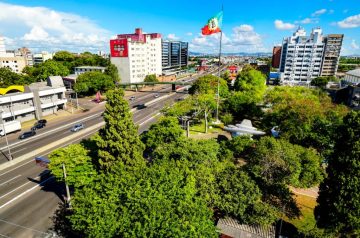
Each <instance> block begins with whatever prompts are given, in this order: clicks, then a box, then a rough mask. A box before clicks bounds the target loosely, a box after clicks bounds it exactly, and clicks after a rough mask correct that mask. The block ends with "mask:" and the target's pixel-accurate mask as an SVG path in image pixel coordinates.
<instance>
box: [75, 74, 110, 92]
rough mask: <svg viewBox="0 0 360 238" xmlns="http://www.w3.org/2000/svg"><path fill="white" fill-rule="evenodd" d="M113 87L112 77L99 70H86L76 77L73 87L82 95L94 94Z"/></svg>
mask: <svg viewBox="0 0 360 238" xmlns="http://www.w3.org/2000/svg"><path fill="white" fill-rule="evenodd" d="M114 87H115V84H114V81H113V79H112V78H111V77H110V76H108V75H106V74H103V73H101V72H95V71H94V72H86V73H83V74H81V75H79V77H78V78H77V79H76V83H75V86H74V89H75V91H76V92H78V93H81V94H83V95H94V94H95V93H96V92H98V91H102V92H104V91H107V90H110V89H113V88H114Z"/></svg>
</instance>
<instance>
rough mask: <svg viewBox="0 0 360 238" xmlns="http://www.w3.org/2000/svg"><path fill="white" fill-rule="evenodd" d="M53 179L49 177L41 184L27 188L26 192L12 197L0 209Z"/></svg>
mask: <svg viewBox="0 0 360 238" xmlns="http://www.w3.org/2000/svg"><path fill="white" fill-rule="evenodd" d="M53 178H54V177H50V178H48V179H46V180H44V181H42V182H41V183H39V184H36V185H35V186H33V187H32V188H29V189H28V190H26V191H25V192H23V193H21V194H19V195H17V196H16V197H14V198H13V199H11V200H10V201H8V202H7V203H5V204H3V205H2V206H0V209H2V208H3V207H6V206H7V205H9V204H10V203H12V202H13V201H15V200H17V199H19V198H21V197H22V196H24V195H25V194H27V193H29V192H31V191H32V190H34V189H35V188H37V187H40V186H41V185H43V184H44V183H46V182H47V181H49V180H50V179H53Z"/></svg>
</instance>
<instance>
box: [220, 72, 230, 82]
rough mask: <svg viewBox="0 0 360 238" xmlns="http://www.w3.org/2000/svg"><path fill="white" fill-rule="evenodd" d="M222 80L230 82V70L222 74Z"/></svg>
mask: <svg viewBox="0 0 360 238" xmlns="http://www.w3.org/2000/svg"><path fill="white" fill-rule="evenodd" d="M221 78H222V79H224V80H225V81H226V82H228V81H230V80H231V78H230V73H229V71H228V70H226V71H225V72H224V73H223V74H221Z"/></svg>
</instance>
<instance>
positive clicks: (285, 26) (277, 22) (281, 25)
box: [274, 20, 296, 30]
mask: <svg viewBox="0 0 360 238" xmlns="http://www.w3.org/2000/svg"><path fill="white" fill-rule="evenodd" d="M274 24H275V27H276V29H278V30H291V29H294V28H295V27H296V26H295V25H294V24H291V23H285V22H283V21H281V20H275V21H274Z"/></svg>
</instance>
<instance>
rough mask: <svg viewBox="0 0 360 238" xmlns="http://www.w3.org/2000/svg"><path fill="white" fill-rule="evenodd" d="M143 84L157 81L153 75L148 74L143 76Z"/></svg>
mask: <svg viewBox="0 0 360 238" xmlns="http://www.w3.org/2000/svg"><path fill="white" fill-rule="evenodd" d="M144 82H147V83H157V82H159V80H158V79H157V78H156V75H155V74H149V75H146V76H145V79H144Z"/></svg>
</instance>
